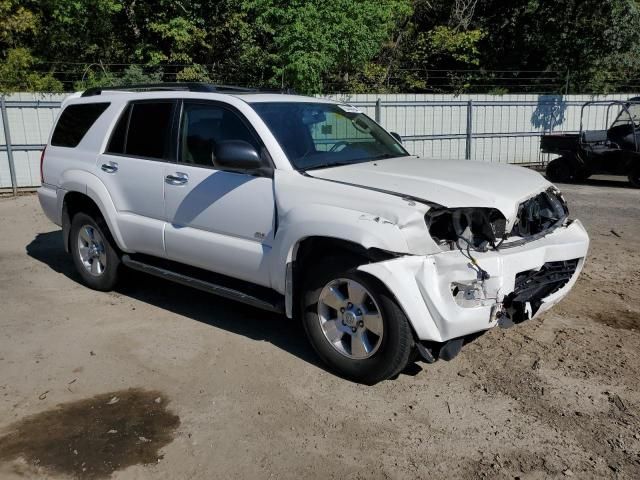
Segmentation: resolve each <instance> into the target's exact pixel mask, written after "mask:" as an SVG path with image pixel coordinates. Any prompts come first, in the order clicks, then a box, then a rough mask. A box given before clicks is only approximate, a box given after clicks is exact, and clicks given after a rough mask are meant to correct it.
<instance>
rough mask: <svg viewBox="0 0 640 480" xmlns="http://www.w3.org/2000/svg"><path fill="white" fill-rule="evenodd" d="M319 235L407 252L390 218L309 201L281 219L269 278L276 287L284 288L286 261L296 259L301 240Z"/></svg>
mask: <svg viewBox="0 0 640 480" xmlns="http://www.w3.org/2000/svg"><path fill="white" fill-rule="evenodd" d="M316 236H318V237H328V238H336V239H339V240H346V241H349V242H353V243H356V244H358V245H361V246H362V247H364V248H379V249H382V250H387V251H391V252H397V253H407V252H408V246H407V242H406V239H405V237H404V235H403V234H402V232H401V231H400V228H399V227H398V226H397V225H396V224H395V223H393V222H391V221H389V220H386V219H384V218H382V217H380V216H376V215H372V214H369V213H362V212H359V211H356V210H350V209H348V208H342V207H335V206H327V205H309V204H306V205H304V206H301V207H297V208H293V209H292V210H290V211H289V212H287V213H286V215H284V216H283V217H282V218H281V219H280V223H279V226H278V231H277V233H276V237H275V239H274V244H273V248H272V255H271V259H272V264H271V268H270V275H271V278H270V281H271V285H272V288H273V289H274V290H277V291H278V292H281V293H284V292H285V277H286V268H287V264H288V263H290V262H292V261H293V259H294V256H295V250H296V248H297V246H298V244H299V243H300V242H301V241H302V240H304V239H305V238H308V237H316Z"/></svg>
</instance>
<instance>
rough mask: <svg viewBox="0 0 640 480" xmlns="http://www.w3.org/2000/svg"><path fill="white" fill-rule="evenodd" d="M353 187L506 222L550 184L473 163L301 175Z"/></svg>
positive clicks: (411, 162) (399, 164)
mask: <svg viewBox="0 0 640 480" xmlns="http://www.w3.org/2000/svg"><path fill="white" fill-rule="evenodd" d="M307 173H308V174H309V175H311V176H313V177H316V178H324V179H327V180H334V181H339V182H344V183H350V184H353V185H357V186H361V187H365V188H367V187H368V188H375V189H379V190H387V191H389V192H394V193H398V194H403V195H408V196H412V197H416V198H420V199H423V200H427V201H429V202H435V203H438V204H440V205H443V206H445V207H452V208H453V207H490V208H491V207H492V208H497V209H498V210H500V211H501V212H502V213H503V215H504V216H505V217H506V218H507V219H509V218H514V217H515V215H516V213H517V209H518V205H519V204H520V203H521V202H522V201H523V200H525V199H526V198H528V197H531V196H533V195H534V194H537V193H539V192H540V191H542V190H545V189H547V188H548V187H549V186H550V185H551V184H550V183H549V182H548V181H547V180H546V179H545V178H544V177H543V176H542V175H540V174H539V173H537V172H534V171H532V170H529V169H527V168H524V167H516V166H513V165H499V164H493V163H487V162H478V161H473V160H434V159H427V158H418V157H399V158H390V159H387V160H378V161H375V162H367V163H359V164H354V165H346V166H340V167H333V168H327V169H321V170H311V171H309V172H307Z"/></svg>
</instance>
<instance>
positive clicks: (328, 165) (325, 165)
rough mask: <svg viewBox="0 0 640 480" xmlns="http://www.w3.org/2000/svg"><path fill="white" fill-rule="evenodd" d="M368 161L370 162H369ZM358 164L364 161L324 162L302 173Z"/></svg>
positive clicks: (305, 169)
mask: <svg viewBox="0 0 640 480" xmlns="http://www.w3.org/2000/svg"><path fill="white" fill-rule="evenodd" d="M367 161H368V160H367ZM356 163H363V162H362V161H357V160H356V161H353V160H351V161H342V162H323V163H317V164H315V165H311V166H310V167H307V168H303V169H302V171H303V172H306V171H307V170H318V169H321V168H331V167H341V166H344V165H354V164H356Z"/></svg>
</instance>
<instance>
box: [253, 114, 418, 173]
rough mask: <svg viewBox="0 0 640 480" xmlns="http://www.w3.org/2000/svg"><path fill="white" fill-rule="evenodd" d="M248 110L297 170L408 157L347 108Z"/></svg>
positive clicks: (379, 130)
mask: <svg viewBox="0 0 640 480" xmlns="http://www.w3.org/2000/svg"><path fill="white" fill-rule="evenodd" d="M251 106H252V107H253V109H254V110H255V111H256V112H258V115H260V117H262V120H264V122H265V123H266V124H267V126H268V127H269V129H270V130H271V132H272V133H273V135H274V136H275V137H276V140H278V142H279V143H280V146H281V147H282V149H283V150H284V152H285V153H286V155H287V157H288V158H289V161H290V162H291V164H292V165H293V166H294V167H295V168H296V169H298V170H310V169H314V168H326V167H334V166H337V165H350V164H353V163H361V162H369V161H372V160H380V159H383V158H392V157H403V156H408V155H409V154H408V153H407V151H406V150H405V149H404V148H403V147H402V145H401V144H400V143H399V142H398V141H397V140H396V139H395V138H393V137H392V136H391V135H390V134H389V133H387V132H386V131H385V130H384V129H382V128H381V127H380V126H379V125H378V124H377V123H375V122H374V121H373V120H371V119H370V118H369V117H367V116H366V115H365V114H363V113H360V112H358V111H357V110H356V109H355V108H354V107H351V106H349V105H336V104H330V103H300V102H289V103H287V102H272V103H271V102H270V103H261V102H256V103H253V104H252V105H251Z"/></svg>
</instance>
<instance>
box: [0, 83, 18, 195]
mask: <svg viewBox="0 0 640 480" xmlns="http://www.w3.org/2000/svg"><path fill="white" fill-rule="evenodd" d="M0 110H2V128H3V129H4V143H5V145H6V147H7V158H8V159H9V174H10V175H11V189H12V190H13V196H14V197H15V196H16V195H17V194H18V182H17V180H16V167H15V164H14V163H13V149H12V147H11V133H10V132H9V119H8V118H7V105H6V102H5V99H4V95H3V96H2V97H0Z"/></svg>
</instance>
